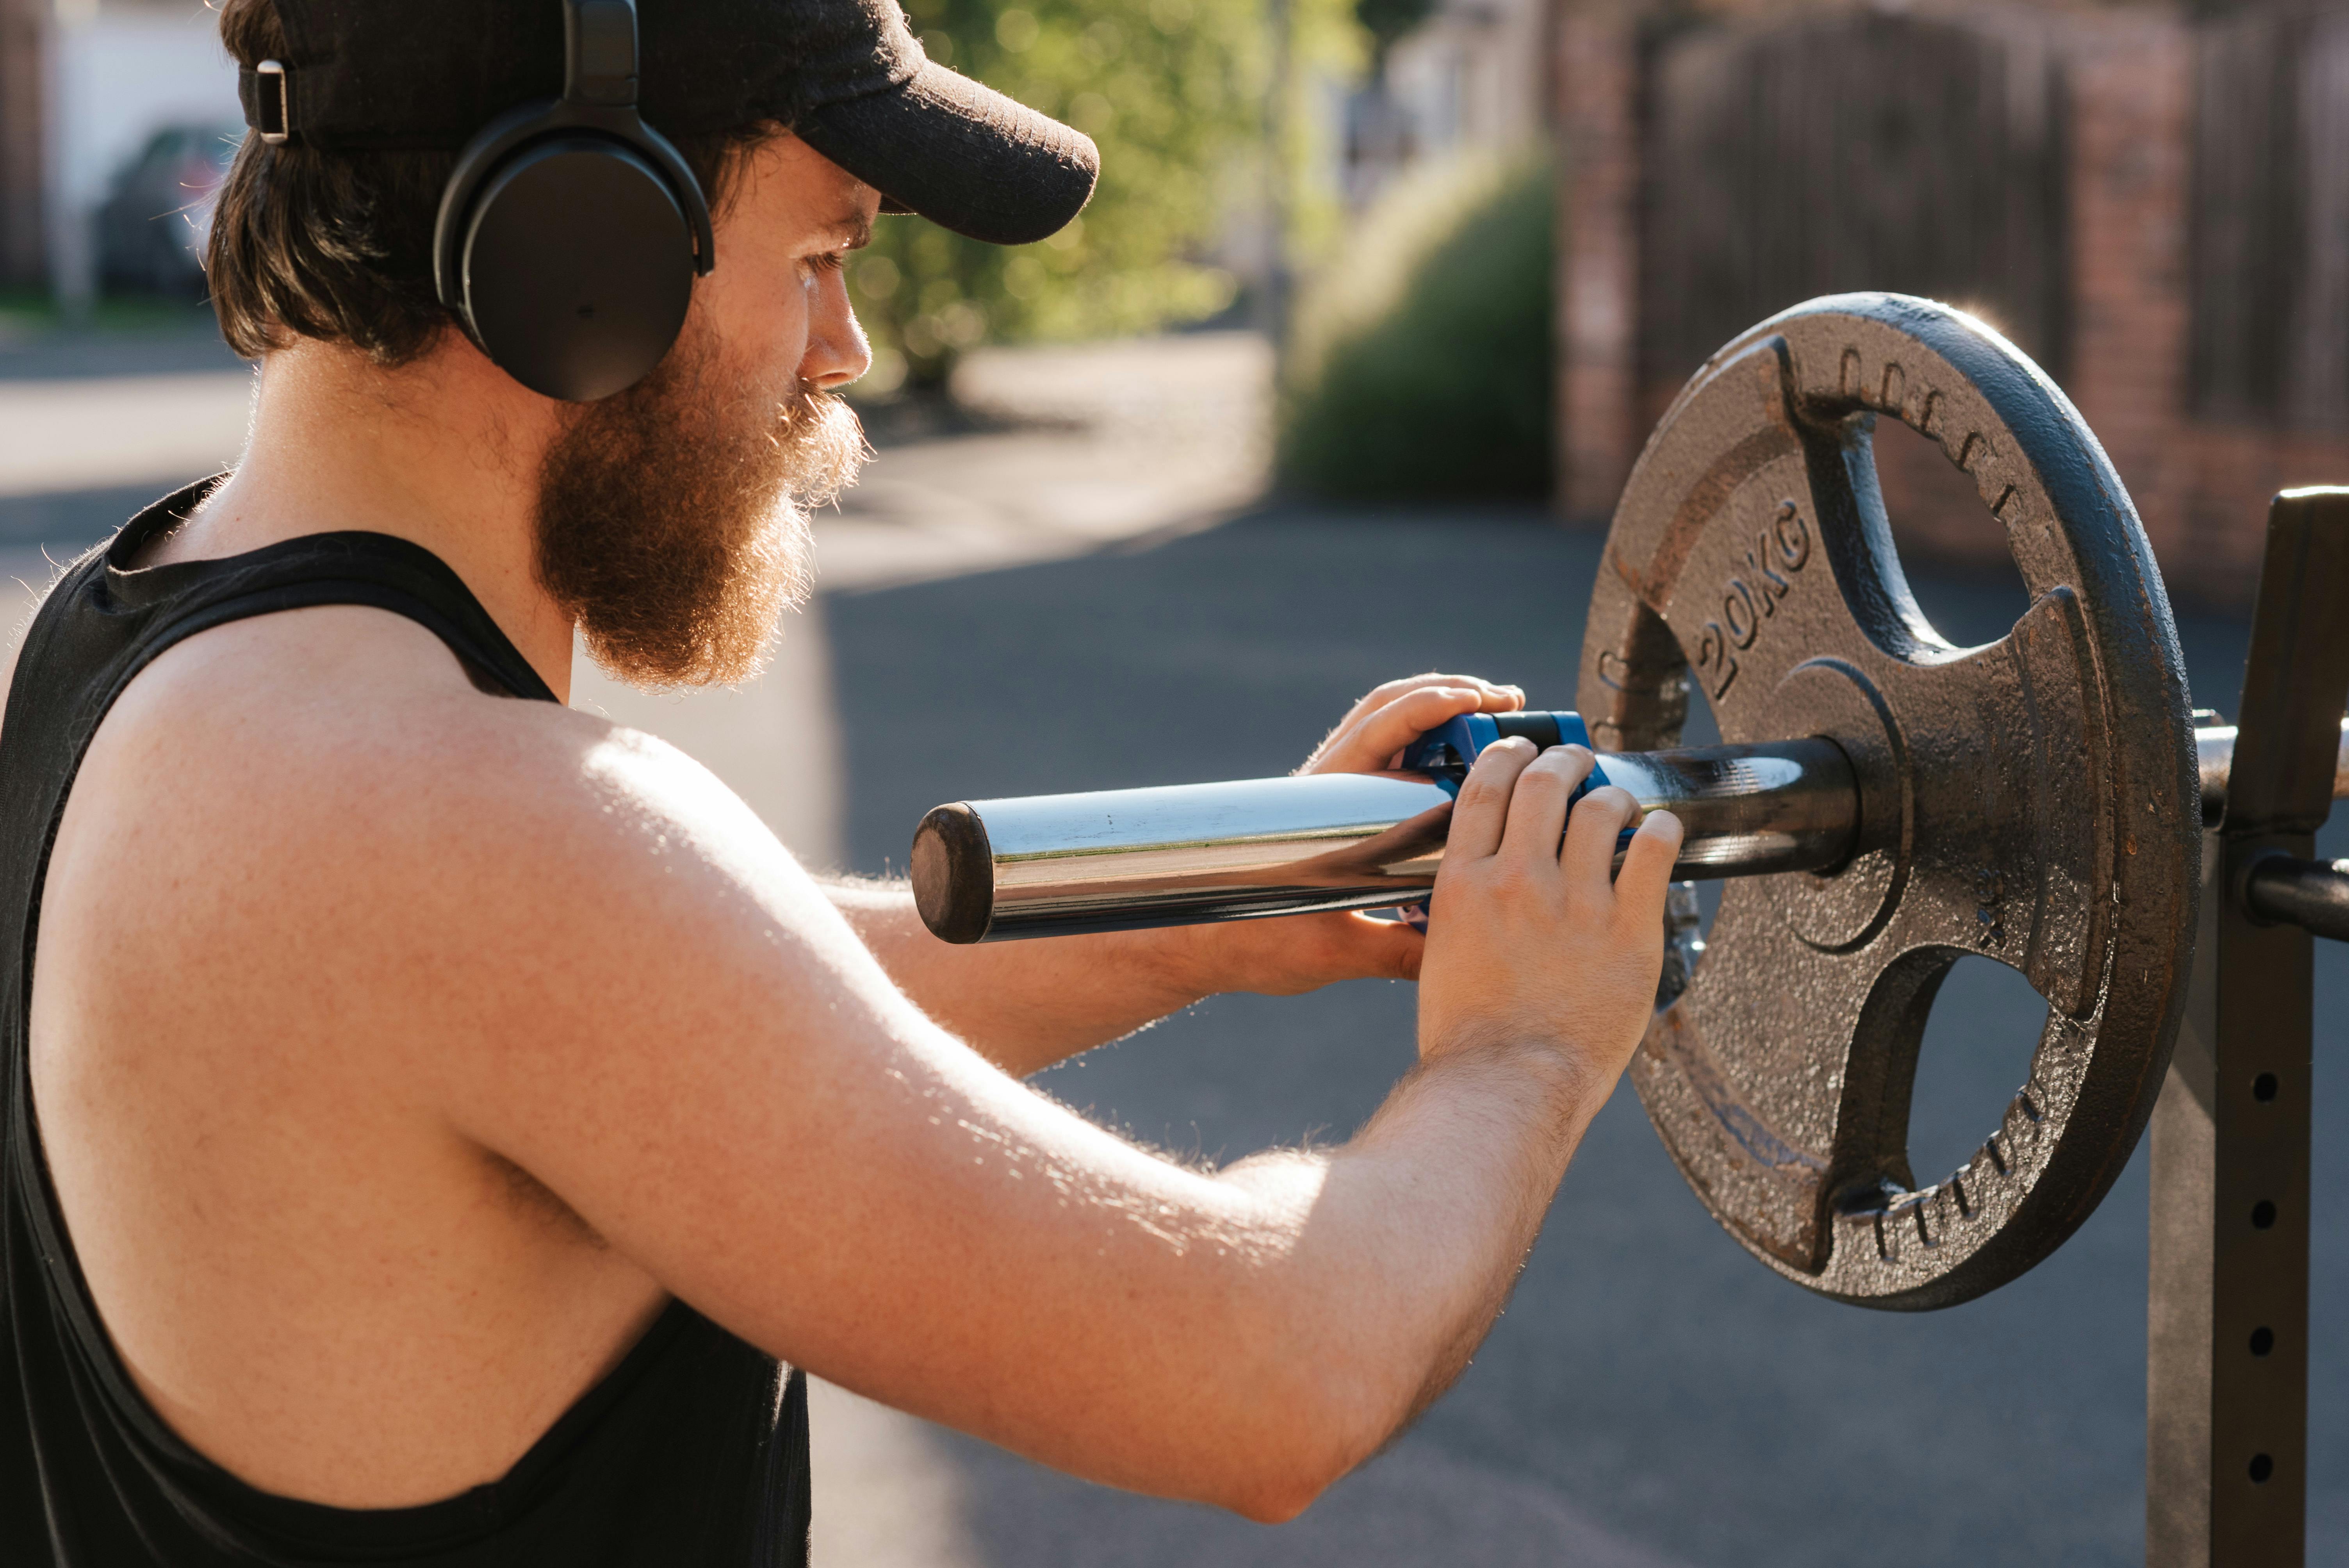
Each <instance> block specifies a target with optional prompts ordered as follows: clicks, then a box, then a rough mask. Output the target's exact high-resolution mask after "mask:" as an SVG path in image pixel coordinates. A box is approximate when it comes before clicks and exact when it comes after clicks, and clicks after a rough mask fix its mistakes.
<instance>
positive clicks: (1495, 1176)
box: [1217, 1045, 1613, 1514]
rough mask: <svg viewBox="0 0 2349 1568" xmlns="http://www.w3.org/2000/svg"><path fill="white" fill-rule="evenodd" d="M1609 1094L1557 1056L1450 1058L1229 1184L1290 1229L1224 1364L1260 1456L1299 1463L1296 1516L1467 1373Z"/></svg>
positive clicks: (1490, 1050)
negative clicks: (1323, 1143) (1345, 1133)
mask: <svg viewBox="0 0 2349 1568" xmlns="http://www.w3.org/2000/svg"><path fill="white" fill-rule="evenodd" d="M1612 1082H1613V1079H1612V1077H1611V1075H1607V1074H1604V1073H1599V1072H1591V1071H1586V1070H1583V1069H1581V1068H1578V1066H1577V1065H1576V1064H1575V1063H1574V1062H1573V1061H1572V1059H1571V1058H1570V1057H1568V1056H1567V1055H1566V1054H1564V1053H1562V1052H1560V1051H1559V1050H1557V1048H1555V1047H1547V1046H1535V1045H1526V1046H1491V1047H1475V1048H1472V1049H1466V1050H1460V1051H1455V1052H1454V1053H1452V1054H1450V1055H1448V1056H1446V1057H1441V1058H1439V1059H1436V1060H1434V1061H1432V1062H1429V1063H1426V1064H1423V1066H1422V1067H1421V1068H1418V1069H1416V1070H1415V1071H1414V1072H1413V1074H1412V1075H1411V1077H1409V1078H1406V1079H1405V1080H1404V1081H1403V1082H1402V1084H1401V1085H1399V1086H1398V1087H1397V1088H1396V1089H1395V1090H1394V1092H1393V1093H1392V1095H1391V1096H1390V1097H1389V1098H1388V1099H1387V1102H1386V1104H1385V1105H1384V1107H1382V1108H1381V1110H1380V1111H1379V1113H1378V1115H1377V1116H1376V1117H1374V1118H1373V1119H1372V1120H1371V1123H1370V1124H1369V1125H1368V1126H1367V1127H1365V1128H1364V1129H1363V1130H1362V1131H1361V1133H1360V1134H1358V1135H1357V1136H1356V1137H1355V1138H1354V1139H1353V1140H1352V1141H1350V1142H1349V1143H1347V1144H1345V1145H1344V1146H1342V1147H1341V1148H1340V1149H1337V1150H1331V1151H1329V1152H1328V1153H1326V1154H1321V1155H1318V1156H1314V1157H1311V1158H1300V1157H1299V1156H1296V1155H1272V1156H1268V1157H1263V1158H1261V1159H1258V1160H1254V1161H1245V1162H1243V1163H1241V1164H1239V1165H1236V1166H1234V1167H1232V1168H1231V1169H1230V1170H1228V1171H1225V1172H1224V1173H1223V1174H1222V1176H1221V1177H1220V1178H1219V1180H1221V1181H1225V1182H1227V1183H1230V1184H1233V1185H1236V1186H1238V1187H1241V1188H1242V1189H1244V1190H1246V1191H1249V1192H1250V1194H1251V1195H1252V1196H1254V1197H1256V1198H1257V1200H1258V1201H1259V1202H1262V1204H1263V1205H1264V1212H1265V1213H1266V1215H1267V1216H1268V1221H1269V1222H1271V1223H1273V1224H1275V1225H1278V1224H1280V1223H1281V1222H1282V1221H1281V1220H1280V1219H1279V1218H1278V1216H1283V1215H1286V1216H1288V1220H1287V1222H1288V1224H1290V1225H1291V1226H1293V1230H1292V1231H1291V1233H1290V1234H1289V1235H1288V1237H1287V1239H1286V1244H1285V1245H1284V1246H1281V1247H1278V1248H1266V1249H1263V1253H1264V1255H1266V1256H1268V1257H1270V1256H1275V1255H1278V1263H1277V1264H1270V1265H1268V1266H1267V1267H1265V1268H1263V1269H1261V1270H1259V1271H1255V1272H1256V1274H1257V1277H1256V1280H1255V1282H1254V1283H1255V1284H1257V1286H1258V1287H1259V1288H1258V1289H1257V1290H1251V1291H1248V1292H1247V1293H1246V1294H1247V1295H1251V1296H1254V1297H1256V1298H1257V1303H1258V1304H1259V1305H1257V1306H1255V1307H1253V1308H1250V1309H1245V1310H1244V1311H1243V1314H1242V1320H1243V1322H1247V1321H1250V1320H1253V1319H1255V1318H1256V1316H1257V1313H1258V1312H1260V1313H1261V1314H1262V1315H1263V1318H1262V1322H1261V1323H1260V1324H1259V1325H1258V1326H1257V1330H1256V1332H1253V1333H1249V1334H1247V1335H1245V1336H1244V1343H1243V1344H1242V1345H1238V1346H1227V1347H1226V1350H1225V1352H1224V1353H1223V1354H1222V1355H1221V1356H1219V1357H1217V1360H1218V1361H1219V1362H1220V1363H1221V1364H1222V1366H1223V1367H1225V1368H1226V1369H1227V1370H1228V1373H1229V1375H1230V1377H1231V1378H1232V1382H1231V1387H1230V1390H1229V1395H1230V1398H1233V1399H1235V1400H1237V1401H1240V1402H1242V1403H1243V1404H1249V1403H1251V1402H1252V1403H1253V1408H1254V1410H1255V1412H1256V1414H1257V1417H1258V1418H1260V1419H1263V1420H1265V1421H1268V1422H1270V1423H1272V1424H1273V1425H1274V1428H1275V1431H1274V1432H1273V1433H1268V1434H1264V1435H1263V1437H1262V1443H1263V1447H1262V1450H1261V1451H1262V1455H1263V1456H1264V1457H1265V1459H1266V1461H1267V1462H1272V1463H1276V1464H1279V1465H1285V1464H1288V1463H1291V1462H1294V1463H1295V1464H1297V1465H1298V1466H1299V1469H1300V1472H1301V1473H1300V1474H1299V1476H1297V1477H1296V1478H1295V1479H1294V1480H1293V1482H1292V1484H1293V1485H1294V1487H1295V1488H1296V1489H1297V1490H1298V1491H1299V1492H1300V1493H1301V1495H1300V1496H1299V1499H1298V1500H1297V1504H1296V1505H1297V1506H1300V1507H1301V1506H1302V1504H1303V1502H1304V1501H1309V1500H1310V1496H1311V1494H1312V1493H1313V1492H1315V1491H1319V1488H1320V1487H1322V1486H1326V1485H1328V1484H1329V1483H1330V1481H1332V1480H1336V1479H1337V1478H1338V1477H1339V1476H1340V1475H1342V1474H1343V1473H1344V1472H1345V1471H1346V1470H1349V1469H1350V1468H1351V1467H1352V1466H1353V1465H1355V1464H1358V1463H1360V1462H1361V1460H1364V1459H1366V1458H1368V1457H1369V1456H1370V1455H1371V1453H1373V1452H1375V1451H1377V1449H1379V1448H1380V1447H1381V1446H1382V1445H1383V1444H1384V1443H1385V1442H1386V1441H1387V1440H1388V1439H1391V1438H1392V1436H1393V1435H1394V1434H1395V1433H1396V1432H1397V1431H1398V1430H1400V1429H1402V1428H1403V1427H1404V1426H1406V1425H1408V1424H1409V1423H1410V1421H1411V1420H1412V1419H1413V1418H1415V1417H1416V1416H1417V1415H1418V1414H1419V1412H1420V1411H1421V1410H1423V1408H1426V1406H1427V1405H1428V1404H1429V1403H1430V1402H1432V1401H1433V1399H1434V1398H1436V1397H1437V1396H1439V1395H1440V1394H1442V1393H1443V1392H1444V1389H1445V1388H1447V1387H1450V1386H1451V1384H1452V1383H1453V1381H1454V1379H1456V1378H1457V1377H1459V1375H1460V1373H1461V1371H1462V1370H1463V1369H1464V1367H1466V1366H1467V1363H1468V1359H1469V1357H1470V1356H1471V1355H1473V1354H1474V1352H1475V1349H1476V1347H1477V1346H1478V1345H1479V1344H1481V1343H1482V1342H1483V1340H1484V1338H1485V1334H1486V1333H1487V1332H1488V1331H1489V1330H1490V1328H1491V1326H1492V1324H1493V1322H1494V1320H1495V1317H1496V1316H1497V1315H1499V1313H1500V1310H1501V1308H1502V1306H1503V1305H1505V1304H1506V1300H1507V1297H1508V1293H1509V1290H1510V1288H1511V1286H1512V1285H1513V1284H1514V1282H1515V1281H1516V1275H1517V1273H1518V1270H1519V1268H1520V1266H1521V1265H1522V1264H1523V1263H1524V1260H1525V1256H1526V1253H1527V1252H1528V1251H1529V1250H1530V1249H1531V1247H1532V1245H1533V1243H1534V1240H1535V1238H1536V1236H1537V1234H1538V1233H1539V1231H1540V1227H1541V1222H1542V1217H1543V1215H1544V1214H1545V1212H1547V1208H1548V1205H1549V1202H1550V1200H1551V1198H1552V1196H1553V1195H1554V1194H1555V1192H1556V1191H1557V1184H1558V1181H1559V1180H1560V1178H1561V1177H1562V1176H1563V1175H1564V1173H1565V1171H1566V1166H1567V1162H1568V1159H1569V1158H1570V1157H1571V1155H1572V1153H1573V1151H1574V1149H1575V1146H1576V1145H1577V1144H1578V1142H1579V1140H1580V1139H1581V1137H1582V1134H1583V1131H1584V1130H1585V1129H1586V1128H1587V1127H1588V1124H1589V1121H1590V1119H1591V1117H1592V1116H1593V1115H1594V1114H1595V1113H1596V1111H1597V1109H1598V1108H1599V1105H1600V1104H1602V1103H1604V1100H1605V1099H1606V1096H1607V1093H1608V1092H1609V1089H1610V1088H1611V1087H1612ZM1235 1351H1237V1354H1234V1352H1235ZM1271 1455H1284V1456H1286V1455H1293V1456H1295V1458H1294V1460H1293V1461H1292V1460H1289V1459H1288V1458H1285V1457H1284V1458H1281V1459H1279V1460H1271V1459H1270V1457H1269V1456H1271ZM1282 1511H1284V1510H1280V1509H1275V1510H1273V1512H1274V1513H1276V1514H1278V1513H1279V1512H1282Z"/></svg>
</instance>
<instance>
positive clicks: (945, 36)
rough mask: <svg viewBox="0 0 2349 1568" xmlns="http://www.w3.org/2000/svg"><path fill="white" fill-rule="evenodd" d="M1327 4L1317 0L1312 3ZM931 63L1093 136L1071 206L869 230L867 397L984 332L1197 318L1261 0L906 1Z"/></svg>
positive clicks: (1243, 150) (1260, 23) (1251, 74)
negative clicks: (998, 238) (1034, 218)
mask: <svg viewBox="0 0 2349 1568" xmlns="http://www.w3.org/2000/svg"><path fill="white" fill-rule="evenodd" d="M1320 3H1321V4H1323V5H1329V4H1330V0H1320ZM908 8H909V11H910V14H911V16H912V20H913V26H914V28H915V30H916V32H917V33H918V34H919V35H920V36H921V39H922V44H923V46H924V47H925V48H926V50H927V51H928V53H929V56H930V57H931V58H932V59H934V60H936V61H937V62H938V63H939V64H940V65H944V66H950V67H953V68H954V69H956V70H958V71H960V72H962V73H963V74H964V75H965V76H968V77H976V78H978V80H980V81H983V82H985V83H987V84H988V86H989V87H992V88H996V89H997V90H998V91H1000V92H1004V93H1008V94H1009V95H1010V96H1011V97H1013V98H1018V99H1019V101H1021V102H1022V103H1025V104H1027V105H1029V106H1030V108H1038V109H1041V110H1042V111H1044V112H1045V113H1047V114H1050V115H1056V116H1058V117H1059V118H1061V119H1063V120H1065V121H1066V122H1067V123H1069V124H1071V125H1073V126H1075V127H1076V128H1077V129H1079V130H1081V131H1083V132H1085V133H1086V134H1087V135H1089V136H1091V137H1092V139H1094V141H1096V142H1097V143H1099V144H1100V147H1101V152H1102V171H1101V182H1100V184H1099V186H1098V188H1097V189H1096V190H1095V191H1094V193H1093V199H1092V204H1091V205H1090V206H1088V207H1087V208H1086V209H1085V211H1084V214H1083V215H1082V216H1081V217H1080V218H1079V219H1078V220H1077V221H1076V222H1072V223H1071V224H1070V225H1069V226H1068V227H1067V228H1066V229H1064V230H1062V231H1061V232H1060V233H1058V234H1055V235H1054V236H1052V237H1051V238H1050V240H1047V241H1045V242H1042V243H1040V244H1034V245H1021V246H1019V247H1016V248H1012V249H1005V248H1002V247H999V246H995V245H983V244H980V243H978V242H976V241H972V240H966V239H963V238H962V237H961V236H959V235H957V234H954V233H951V232H947V230H945V229H941V228H939V227H937V226H936V224H933V223H930V222H926V221H924V220H922V219H918V218H890V219H885V220H883V221H882V222H880V223H879V224H877V225H876V226H875V232H874V240H873V244H872V247H871V248H870V249H869V250H868V251H866V252H865V253H864V254H863V255H861V256H859V257H858V258H857V259H856V261H855V263H854V265H853V266H852V268H851V270H850V284H851V287H852V288H853V290H854V298H855V303H856V306H857V314H858V315H859V316H860V317H861V318H862V319H863V321H864V325H865V330H866V332H867V333H868V334H869V335H871V336H872V338H873V342H874V373H873V375H872V376H871V377H869V378H868V379H869V383H870V385H869V386H868V387H867V388H866V389H867V390H868V391H870V392H877V393H883V394H885V393H887V392H889V391H891V390H894V389H895V387H896V386H897V385H899V384H900V383H902V382H905V381H906V380H909V379H910V380H911V381H912V382H913V383H914V384H915V385H916V386H924V385H928V386H935V385H936V384H938V383H940V382H942V381H943V380H944V379H945V377H946V375H947V371H948V370H950V369H951V368H952V366H953V363H954V360H955V357H956V356H957V354H959V353H960V352H961V351H962V350H964V349H967V348H970V347H973V346H977V345H978V344H979V343H981V342H983V341H988V340H990V339H991V340H998V341H1000V340H1006V339H1017V338H1037V337H1043V338H1072V337H1082V336H1095V335H1120V334H1131V333H1139V332H1146V331H1149V330H1150V329H1152V328H1154V327H1156V326H1158V325H1162V324H1164V323H1166V322H1170V321H1185V320H1195V319H1197V318H1199V317H1202V316H1207V315H1214V314H1215V313H1216V312H1217V311H1219V310H1221V309H1223V308H1224V306H1226V304H1229V303H1230V302H1231V299H1232V295H1233V288H1234V284H1233V280H1232V278H1231V276H1230V274H1229V273H1225V272H1223V271H1221V270H1219V269H1217V268H1216V267H1213V266H1209V265H1206V264H1203V263H1201V262H1199V261H1198V260H1197V257H1198V256H1199V254H1200V253H1201V251H1202V249H1203V248H1204V247H1205V245H1206V242H1208V241H1209V240H1211V239H1212V238H1213V237H1214V235H1215V232H1216V226H1217V222H1218V219H1219V218H1220V216H1221V213H1222V210H1223V198H1224V197H1225V195H1226V191H1225V189H1224V186H1225V184H1226V182H1227V181H1228V180H1229V178H1230V175H1231V173H1232V166H1233V164H1234V162H1235V160H1237V159H1241V158H1244V157H1246V156H1247V155H1248V154H1249V153H1251V152H1252V151H1253V150H1254V149H1255V148H1256V146H1257V143H1258V142H1259V141H1260V139H1261V129H1260V127H1261V115H1262V109H1261V105H1262V101H1263V96H1264V92H1265V83H1266V79H1267V71H1268V57H1267V49H1266V39H1265V30H1264V26H1265V25H1264V8H1263V4H1262V0H1148V3H1147V4H1143V5H1136V4H1133V3H1132V0H908Z"/></svg>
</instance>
